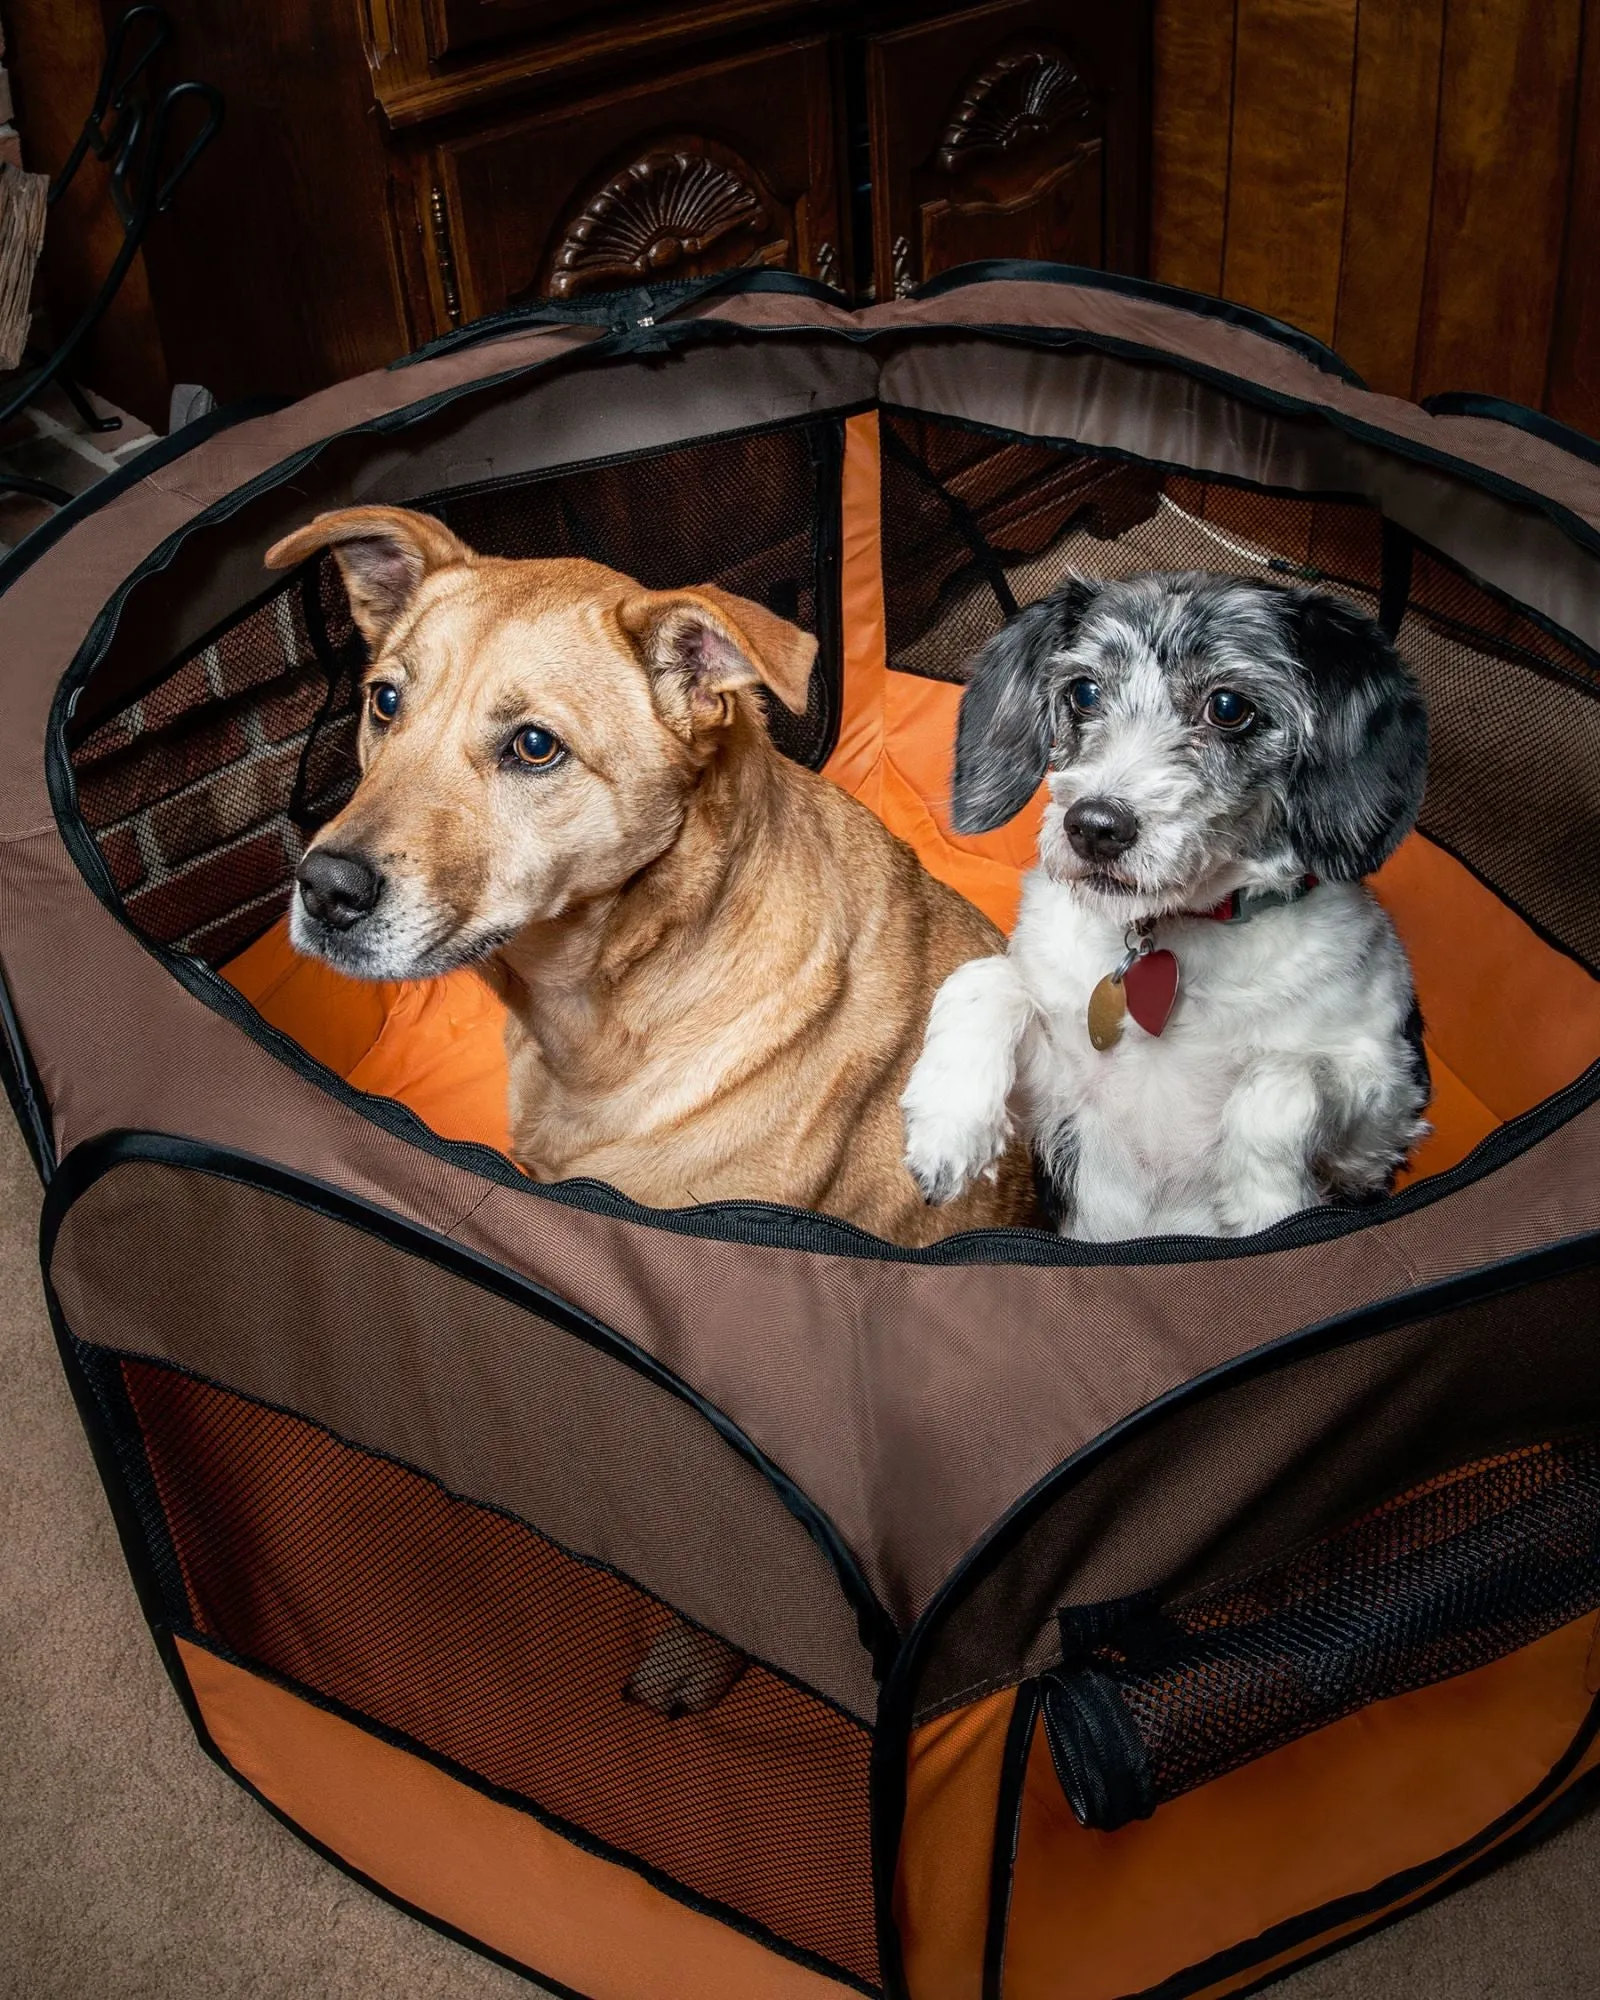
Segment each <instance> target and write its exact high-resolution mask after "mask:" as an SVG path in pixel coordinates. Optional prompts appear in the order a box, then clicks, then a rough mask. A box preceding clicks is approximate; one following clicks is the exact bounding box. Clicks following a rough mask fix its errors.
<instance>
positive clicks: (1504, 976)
mask: <svg viewBox="0 0 1600 2000" xmlns="http://www.w3.org/2000/svg"><path fill="white" fill-rule="evenodd" d="M1372 887H1373V889H1374V891H1375V892H1376V894H1377V896H1378V898H1379V900H1380V901H1381V902H1382V903H1383V904H1384V906H1385V908H1386V909H1387V910H1388V911H1389V914H1390V915H1391V916H1392V917H1393V918H1394V920H1395V924H1396V926H1397V928H1398V929H1399V932H1400V935H1401V937H1402V938H1404V940H1405V945H1406V950H1407V951H1408V952H1409V953H1410V954H1411V964H1412V969H1413V970H1414V972H1415V974H1416V980H1417V992H1418V994H1419V995H1420V996H1421V1000H1422V1012H1423V1018H1424V1020H1425V1021H1426V1023H1427V1029H1428V1041H1429V1044H1430V1046H1431V1047H1434V1048H1437V1049H1438V1051H1439V1054H1440V1057H1441V1058H1442V1060H1443V1061H1444V1063H1445V1064H1446V1066H1447V1067H1448V1068H1450V1069H1452V1070H1454V1072H1455V1074H1456V1075H1457V1076H1458V1077H1460V1078H1461V1079H1462V1080H1463V1081H1464V1082H1465V1083H1466V1084H1467V1085H1468V1086H1469V1087H1470V1089H1471V1090H1472V1091H1473V1093H1474V1095H1475V1096H1477V1097H1478V1098H1479V1099H1481V1100H1482V1102H1483V1104H1484V1105H1485V1106H1486V1107H1487V1108H1488V1110H1489V1111H1490V1112H1491V1113H1492V1115H1493V1116H1494V1117H1495V1118H1497V1119H1505V1118H1514V1117H1516V1115H1517V1114H1518V1113H1519V1112H1522V1111H1528V1110H1531V1109H1532V1108H1533V1106H1534V1105H1535V1104H1538V1103H1539V1102H1540V1101H1541V1100H1542V1099H1544V1098H1546V1097H1549V1096H1551V1095H1552V1094H1553V1093H1554V1092H1556V1091H1558V1090H1560V1089H1561V1088H1562V1087H1563V1086H1564V1085H1566V1084H1569V1083H1571V1082H1572V1081H1573V1079H1574V1078H1575V1077H1579V1076H1581V1075H1582V1074H1583V1072H1584V1071H1585V1070H1586V1069H1587V1068H1588V1067H1589V1065H1590V1063H1592V1062H1593V1061H1594V1060H1595V1058H1596V1057H1597V1056H1600V980H1594V979H1591V978H1590V976H1589V974H1588V973H1587V972H1586V971H1585V970H1584V968H1583V967H1582V966H1581V965H1579V964H1578V963H1577V962H1576V961H1575V960H1574V959H1570V958H1568V957H1567V956H1566V954H1565V953H1564V952H1559V951H1556V950H1555V949H1553V948H1552V947H1551V946H1550V945H1547V944H1546V943H1545V942H1544V941H1543V939H1542V938H1540V937H1539V936H1538V935H1537V933H1536V932H1534V931H1531V930H1530V929H1529V928H1528V926H1527V925H1526V924H1525V923H1524V922H1523V921H1522V919H1521V918H1520V917H1519V916H1518V915H1517V914H1516V912H1515V911H1514V910H1511V909H1508V908H1507V907H1506V905H1505V904H1504V903H1502V902H1501V901H1500V899H1499V897H1498V896H1496V895H1495V894H1494V892H1493V890H1491V889H1486V888H1485V887H1484V885H1483V884H1482V883H1481V882H1480V881H1479V880H1478V878H1477V877H1476V876H1475V875H1474V874H1473V873H1472V871H1471V870H1470V869H1468V868H1464V867H1463V866H1462V865H1461V863H1460V862H1459V861H1457V860H1456V859H1455V857H1454V856H1453V855H1450V854H1446V853H1445V851H1444V849H1443V848H1442V847H1435V846H1434V845H1433V843H1432V842H1431V841H1429V840H1426V839H1424V838H1422V837H1421V836H1420V835H1416V834H1413V835H1412V837H1411V838H1410V839H1409V840H1407V841H1405V842H1404V843H1403V844H1402V845H1401V847H1400V849H1399V851H1398V853H1396V854H1395V855H1394V857H1393V858H1392V859H1391V860H1390V861H1389V862H1387V863H1386V864H1385V866H1384V867H1382V868H1380V869H1379V871H1378V873H1377V874H1376V875H1375V876H1374V877H1373V878H1372Z"/></svg>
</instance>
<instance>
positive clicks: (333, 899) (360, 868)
mask: <svg viewBox="0 0 1600 2000" xmlns="http://www.w3.org/2000/svg"><path fill="white" fill-rule="evenodd" d="M294 872H295V880H296V881H297V882H298V883H299V885H300V901H301V902H302V903H303V904H304V905H305V910H306V914H307V916H311V917H315V918H316V920H317V922H318V923H319V924H326V925H328V927H329V928H330V929H331V930H336V931H347V930H349V929H350V927H351V925H352V924H358V923H360V921H361V919H362V918H363V917H364V916H366V915H367V914H368V913H369V912H370V910H371V909H372V906H373V904H374V903H376V902H377V900H378V892H379V890H381V889H382V887H383V877H382V876H381V875H380V874H379V873H378V871H377V869H376V868H374V867H373V865H372V863H371V862H370V861H367V860H365V859H364V858H363V857H362V856H361V855H359V854H339V853H337V852H335V851H334V850H333V849H331V848H327V847H313V848H312V849H311V851H310V853H309V854H303V855H302V856H301V857H300V866H299V867H298V868H297V869H296V870H295V871H294Z"/></svg>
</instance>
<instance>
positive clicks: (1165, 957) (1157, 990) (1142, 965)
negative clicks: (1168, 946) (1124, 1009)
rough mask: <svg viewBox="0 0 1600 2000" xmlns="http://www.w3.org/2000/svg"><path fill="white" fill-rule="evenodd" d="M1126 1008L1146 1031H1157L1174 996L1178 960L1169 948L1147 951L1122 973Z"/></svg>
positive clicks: (1176, 986)
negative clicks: (1167, 949) (1166, 949)
mask: <svg viewBox="0 0 1600 2000" xmlns="http://www.w3.org/2000/svg"><path fill="white" fill-rule="evenodd" d="M1122 984H1123V989H1124V992H1125V994H1126V997H1127V1002H1128V1012H1129V1013H1130V1014H1131V1015H1132V1016H1133V1018H1134V1019H1135V1020H1136V1021H1137V1022H1138V1023H1139V1026H1140V1027H1141V1028H1143V1029H1144V1031H1145V1033H1146V1034H1147V1035H1159V1034H1160V1033H1161V1030H1162V1029H1163V1028H1164V1027H1165V1026H1166V1025H1167V1019H1168V1017H1169V1015H1170V1014H1171V1013H1172V1003H1173V1002H1174V1001H1175V1000H1176V999H1177V997H1178V961H1177V959H1176V958H1175V957H1174V956H1173V955H1172V953H1171V952H1170V951H1147V952H1146V953H1145V955H1144V957H1143V958H1136V959H1135V960H1134V961H1133V963H1132V965H1130V966H1129V967H1128V969H1127V971H1126V972H1125V973H1124V974H1123V975H1122Z"/></svg>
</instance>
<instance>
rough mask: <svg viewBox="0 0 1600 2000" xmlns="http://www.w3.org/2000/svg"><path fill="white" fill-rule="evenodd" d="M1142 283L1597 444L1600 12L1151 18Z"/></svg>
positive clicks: (1363, 2)
mask: <svg viewBox="0 0 1600 2000" xmlns="http://www.w3.org/2000/svg"><path fill="white" fill-rule="evenodd" d="M1155 43H1156V79H1155V175H1154V211H1153V215H1152V223H1151V270H1152V273H1153V275H1154V276H1156V277H1158V278H1165V279H1167V280H1168V281H1169V282H1171V283H1173V284H1179V285H1190V286H1193V287H1195V288H1196V289H1197V290H1200V291H1206V292H1220V293H1221V294H1222V295H1223V296H1224V297H1225V298H1231V299H1237V300H1238V301H1240V302H1241V303H1242V304H1245V305H1251V306H1256V307H1259V308H1260V309H1261V310H1262V311H1265V312H1269V313H1273V314H1275V315H1276V316H1277V317H1278V318H1280V319H1285V320H1289V321H1291V322H1292V323H1293V324H1294V325H1296V326H1299V327H1303V328H1304V329H1305V330H1306V331H1307V332H1308V333H1313V334H1316V335H1317V336H1318V337H1319V338H1320V339H1322V340H1325V341H1327V342H1329V344H1330V345H1332V346H1333V347H1336V348H1337V349H1338V350H1339V352H1340V353H1341V354H1342V355H1343V356H1344V357H1345V359H1346V360H1347V361H1349V363H1350V364H1351V366H1352V367H1354V368H1355V369H1357V370H1358V371H1359V372H1360V373H1361V374H1362V375H1363V376H1364V377H1365V378H1366V380H1367V381H1368V383H1369V384H1370V385H1371V386H1372V387H1373V388H1375V389H1382V390H1386V391H1388V392H1390V393H1392V394H1395V395H1402V396H1418V397H1421V396H1427V395H1432V394H1434V393H1435V392H1437V391H1439V390H1442V389H1473V390H1478V391H1481V392H1484V393H1488V394H1492V395H1498V396H1506V397H1510V398H1511V399H1512V400H1513V401H1515V402H1518V403H1527V404H1530V405H1532V406H1534V407H1535V408H1543V409H1547V410H1549V411H1550V412H1551V413H1552V414H1553V415H1555V416H1558V417H1561V418H1563V419H1564V420H1565V421H1567V422H1569V423H1573V424H1576V425H1578V426H1579V427H1580V428H1582V429H1584V430H1587V431H1589V432H1591V433H1594V434H1600V0H1158V5H1157V11H1156V35H1155Z"/></svg>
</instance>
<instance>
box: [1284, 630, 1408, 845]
mask: <svg viewBox="0 0 1600 2000" xmlns="http://www.w3.org/2000/svg"><path fill="white" fill-rule="evenodd" d="M1284 617H1285V623H1286V633H1287V637H1288V640H1289V645H1290V648H1291V650H1292V651H1293V652H1294V653H1295V655H1296V656H1297V658H1298V659H1299V661H1300V665H1301V667H1302V669H1303V670H1304V673H1305V676H1306V680H1307V682H1308V684H1309V688H1310V693H1311V715H1310V721H1309V726H1308V727H1307V730H1306V733H1305V739H1304V741H1303V743H1302V744H1301V747H1300V750H1299V752H1298V755H1297V756H1296V758H1295V762H1294V765H1293V767H1292V769H1291V771H1290V774H1289V787H1288V798H1287V800H1286V812H1287V820H1288V830H1289V838H1290V840H1291V841H1292V842H1293V845H1294V850H1295V853H1296V854H1297V855H1298V857H1299V859H1300V861H1301V862H1302V863H1303V865H1304V866H1305V868H1306V869H1307V870H1308V872H1309V873H1311V874H1313V875H1318V876H1320V877H1321V878H1322V879H1323V880H1324V881H1329V882H1356V881H1359V880H1360V879H1361V877H1362V876H1363V875H1370V874H1371V873H1372V872H1373V870H1374V869H1376V868H1380V867H1382V865H1383V863H1384V862H1385V861H1387V860H1388V858H1389V856H1390V855H1391V854H1392V853H1393V852H1394V850H1395V849H1396V848H1397V847H1398V846H1399V845H1400V843H1401V841H1402V840H1404V838H1405V837H1406V835H1407V834H1408V833H1409V832H1410V831H1411V829H1412V827H1413V826H1414V825H1415V823H1416V818H1417V813H1418V811H1419V810H1420V808H1421V805H1422V792H1423V786H1424V785H1425V783H1426V782H1427V775H1428V711H1427V708H1426V707H1425V705H1424V703H1423V699H1422V691H1421V689H1420V688H1419V687H1418V686H1417V683H1416V680H1415V679H1414V677H1413V676H1412V673H1411V670H1410V669H1409V668H1408V667H1407V666H1406V664H1405V662H1404V661H1403V660H1402V659H1401V658H1400V656H1399V654H1398V653H1397V652H1396V651H1395V649H1394V647H1393V646H1392V645H1391V644H1390V643H1389V641H1388V639H1387V638H1385V636H1384V634H1383V632H1382V631H1381V630H1380V629H1379V627H1378V626H1377V625H1376V624H1374V623H1373V621H1372V620H1371V619H1370V618H1367V617H1364V616H1363V615H1362V614H1361V613H1360V612H1359V611H1357V610H1355V609H1354V608H1353V607H1352V606H1350V605H1348V604H1345V603H1342V602H1341V601H1340V600H1339V599H1338V598H1335V597H1328V596H1325V595H1323V594H1322V593H1320V592H1317V591H1302V590H1292V591H1288V592H1286V593H1285V604H1284Z"/></svg>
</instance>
